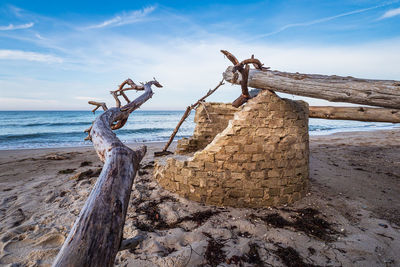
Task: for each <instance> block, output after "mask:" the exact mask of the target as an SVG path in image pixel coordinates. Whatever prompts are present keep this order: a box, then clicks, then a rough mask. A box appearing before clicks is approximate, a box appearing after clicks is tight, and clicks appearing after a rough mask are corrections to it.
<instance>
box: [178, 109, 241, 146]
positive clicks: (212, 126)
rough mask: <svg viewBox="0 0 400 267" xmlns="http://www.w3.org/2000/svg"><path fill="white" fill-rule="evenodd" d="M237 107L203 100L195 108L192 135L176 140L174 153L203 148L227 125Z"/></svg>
mask: <svg viewBox="0 0 400 267" xmlns="http://www.w3.org/2000/svg"><path fill="white" fill-rule="evenodd" d="M238 110H239V109H238V108H235V107H233V106H232V105H231V104H225V103H211V102H205V103H204V104H203V105H200V106H199V107H198V108H197V109H196V114H195V116H194V122H195V123H196V127H195V129H194V132H193V136H192V137H190V138H182V139H180V140H179V141H178V145H177V147H176V151H175V153H176V154H187V153H191V152H195V151H198V150H200V149H203V148H205V147H206V146H207V145H208V144H209V143H211V141H212V140H213V139H214V137H215V136H216V135H217V134H219V133H220V132H222V131H223V130H224V129H225V128H226V126H228V122H229V120H231V119H233V115H234V114H235V112H236V111H238Z"/></svg>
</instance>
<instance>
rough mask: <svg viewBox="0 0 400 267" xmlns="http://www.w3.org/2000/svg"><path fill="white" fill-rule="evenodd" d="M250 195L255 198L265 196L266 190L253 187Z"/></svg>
mask: <svg viewBox="0 0 400 267" xmlns="http://www.w3.org/2000/svg"><path fill="white" fill-rule="evenodd" d="M249 196H250V197H253V198H262V197H263V196H264V190H263V189H252V190H250V194H249Z"/></svg>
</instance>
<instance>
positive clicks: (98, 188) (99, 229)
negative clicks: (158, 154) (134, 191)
mask: <svg viewBox="0 0 400 267" xmlns="http://www.w3.org/2000/svg"><path fill="white" fill-rule="evenodd" d="M152 84H155V85H156V86H158V87H161V85H160V84H159V83H158V82H156V81H152V82H149V83H146V84H145V85H144V90H145V91H144V93H143V94H142V95H141V96H139V97H138V98H137V99H135V100H134V101H132V102H130V103H128V104H127V105H125V106H123V107H122V108H119V107H116V108H111V109H108V110H106V111H105V112H104V113H103V114H101V115H100V116H98V117H97V118H96V119H95V121H94V122H93V125H92V127H91V128H89V129H88V130H89V137H90V138H91V140H92V142H93V145H94V148H95V150H96V152H97V154H98V156H99V158H100V159H101V161H103V162H104V166H103V169H102V171H101V173H100V176H99V178H98V179H97V181H96V184H95V186H94V188H93V189H92V192H91V193H90V195H89V197H88V199H87V201H86V203H85V205H84V207H83V208H82V210H81V212H80V214H79V216H78V218H77V219H76V221H75V224H74V226H73V227H72V229H71V231H70V233H69V235H68V237H67V239H66V240H65V242H64V244H63V246H62V248H61V250H60V251H59V253H58V255H57V257H56V259H55V261H54V263H53V266H113V265H114V260H115V256H116V255H117V252H118V249H119V248H120V246H121V240H122V233H123V227H124V223H125V216H126V212H127V208H128V203H129V198H130V194H131V188H132V183H133V180H134V177H135V175H136V171H137V170H138V168H139V163H140V161H141V160H142V158H143V157H144V155H145V153H146V147H145V146H143V147H141V148H139V149H138V150H136V151H133V150H131V149H130V148H128V147H127V146H125V145H124V144H123V143H122V142H121V141H120V140H119V139H118V138H117V137H116V135H115V133H114V132H113V131H112V130H111V128H112V125H113V123H114V122H119V121H123V120H126V119H127V118H128V116H129V114H130V113H131V112H132V111H134V110H135V109H137V108H139V107H140V106H141V105H142V104H143V103H144V102H146V101H147V100H148V99H150V98H151V96H152V95H153V91H152V89H151V85H152ZM96 105H97V104H96Z"/></svg>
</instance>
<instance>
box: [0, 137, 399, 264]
mask: <svg viewBox="0 0 400 267" xmlns="http://www.w3.org/2000/svg"><path fill="white" fill-rule="evenodd" d="M161 146H162V144H157V143H152V144H149V151H148V153H147V156H146V157H145V158H144V160H143V161H142V164H143V166H145V165H147V168H146V169H143V170H141V172H140V175H138V176H137V178H136V180H135V184H134V187H133V190H132V196H131V200H130V206H129V210H128V214H127V218H126V225H125V229H124V238H131V237H134V236H136V235H143V236H145V239H144V240H143V242H142V243H141V244H140V245H139V246H138V247H137V248H134V249H130V250H125V251H122V252H119V253H118V255H117V259H116V265H118V266H138V265H140V266H198V265H201V264H204V265H207V264H208V265H211V266H216V265H218V264H221V265H222V266H229V265H231V266H285V265H289V266H301V263H304V265H303V266H312V265H321V266H327V265H329V266H400V255H399V252H400V130H389V131H375V132H357V133H354V132H353V133H337V134H333V135H329V136H318V137H311V140H310V150H311V156H310V180H311V188H310V193H309V194H308V195H307V196H306V197H305V198H304V199H302V200H301V201H299V202H297V203H296V204H294V205H291V206H285V207H279V208H265V209H257V210H253V209H235V208H217V207H211V206H204V205H201V204H199V203H194V202H191V201H188V200H185V199H182V198H180V197H178V196H176V195H174V194H171V193H169V192H167V191H165V190H163V189H162V188H160V187H159V186H158V185H157V183H156V182H154V179H153V177H152V175H151V173H152V168H151V161H153V160H154V158H153V157H152V155H153V152H154V151H156V150H160V148H161ZM83 162H86V163H83ZM82 163H83V164H82ZM81 165H86V166H81ZM99 168H101V162H100V161H99V160H98V158H97V156H96V154H95V152H94V150H93V149H92V148H89V147H87V148H64V149H37V150H15V151H0V265H10V266H49V265H51V263H52V260H53V259H54V257H55V256H56V254H57V252H58V250H59V249H60V247H61V245H62V243H63V241H64V239H65V237H66V235H67V234H68V231H69V229H70V228H71V226H72V224H73V222H74V220H75V219H76V217H77V215H78V214H79V211H80V208H81V207H82V205H83V203H84V201H85V200H86V198H87V196H88V195H89V193H90V190H91V188H92V186H93V185H94V183H95V181H96V176H93V177H89V176H91V175H90V172H87V173H86V174H87V175H86V176H85V175H81V176H82V177H79V178H77V174H78V173H79V172H83V171H87V170H89V169H91V170H93V173H94V174H93V175H96V171H97V170H98V169H99ZM67 169H70V170H67ZM63 172H64V173H63ZM66 172H70V173H66ZM74 176H75V177H74ZM72 177H74V178H72ZM99 234H101V233H99ZM13 264H14V265H13ZM290 264H293V265H290ZM296 264H297V265H296ZM307 264H308V265H307Z"/></svg>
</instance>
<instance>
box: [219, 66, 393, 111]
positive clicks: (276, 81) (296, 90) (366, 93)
mask: <svg viewBox="0 0 400 267" xmlns="http://www.w3.org/2000/svg"><path fill="white" fill-rule="evenodd" d="M243 62H244V61H243ZM250 63H252V62H250ZM223 77H224V79H225V80H226V81H228V82H231V83H235V84H243V82H244V81H246V78H247V80H248V81H247V85H248V86H250V87H253V88H259V89H269V90H273V91H277V92H282V93H288V94H294V95H300V96H307V97H314V98H321V99H326V100H328V101H332V102H349V103H355V104H362V105H370V106H378V107H384V108H395V109H400V82H399V81H392V80H369V79H358V78H353V77H340V76H336V75H332V76H327V75H319V74H301V73H288V72H281V71H276V70H274V71H272V70H268V69H267V68H263V67H261V69H251V70H250V71H249V73H248V77H246V75H245V76H243V75H242V73H241V72H240V71H238V70H237V65H235V66H230V67H228V69H227V70H226V71H225V72H224V73H223ZM243 78H244V79H243ZM242 88H243V86H242Z"/></svg>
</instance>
